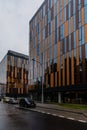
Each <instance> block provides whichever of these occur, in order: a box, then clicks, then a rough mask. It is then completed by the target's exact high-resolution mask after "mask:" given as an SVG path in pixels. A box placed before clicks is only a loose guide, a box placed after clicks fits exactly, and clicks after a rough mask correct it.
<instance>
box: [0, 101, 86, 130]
mask: <svg viewBox="0 0 87 130" xmlns="http://www.w3.org/2000/svg"><path fill="white" fill-rule="evenodd" d="M0 130H87V124H86V123H80V122H77V121H72V120H68V119H63V118H59V117H54V116H51V115H46V114H42V113H38V112H32V111H25V110H20V109H17V108H15V107H14V106H13V105H9V104H5V103H0Z"/></svg>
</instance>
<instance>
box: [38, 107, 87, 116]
mask: <svg viewBox="0 0 87 130" xmlns="http://www.w3.org/2000/svg"><path fill="white" fill-rule="evenodd" d="M37 107H40V108H46V109H52V110H58V111H64V112H71V113H75V114H81V115H83V116H85V117H86V118H87V114H85V113H83V112H76V111H73V110H66V109H58V108H50V107H45V106H40V105H37Z"/></svg>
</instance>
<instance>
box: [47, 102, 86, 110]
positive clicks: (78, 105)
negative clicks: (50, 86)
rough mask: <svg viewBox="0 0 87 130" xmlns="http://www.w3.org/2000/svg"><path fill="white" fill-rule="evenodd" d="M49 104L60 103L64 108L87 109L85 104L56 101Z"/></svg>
mask: <svg viewBox="0 0 87 130" xmlns="http://www.w3.org/2000/svg"><path fill="white" fill-rule="evenodd" d="M48 104H54V105H59V106H61V107H64V108H68V109H79V110H87V105H84V104H70V103H61V104H59V103H55V102H48Z"/></svg>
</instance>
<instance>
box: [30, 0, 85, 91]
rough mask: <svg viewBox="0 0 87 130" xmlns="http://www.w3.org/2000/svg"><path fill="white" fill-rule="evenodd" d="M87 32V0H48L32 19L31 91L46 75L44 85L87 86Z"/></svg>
mask: <svg viewBox="0 0 87 130" xmlns="http://www.w3.org/2000/svg"><path fill="white" fill-rule="evenodd" d="M42 12H43V13H42ZM38 25H39V29H38ZM86 35H87V0H45V1H44V2H43V4H42V5H41V7H40V9H39V10H38V11H37V12H36V14H35V16H34V17H33V18H32V19H31V21H30V64H29V68H30V69H29V85H30V90H33V89H35V88H37V89H39V88H41V82H42V78H43V82H44V88H49V87H50V88H55V87H56V88H58V87H61V88H63V87H65V86H66V87H70V86H72V87H73V86H79V85H81V84H86V85H85V86H87V55H86V53H87V36H86ZM42 54H43V59H42V61H41V57H42ZM32 59H34V60H35V61H39V62H41V63H42V64H43V65H42V67H43V73H44V76H43V77H42V68H41V66H40V64H39V63H38V62H36V63H34V62H33V60H32ZM34 64H35V65H34ZM83 86H84V85H83Z"/></svg>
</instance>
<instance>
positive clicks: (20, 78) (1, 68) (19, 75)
mask: <svg viewBox="0 0 87 130" xmlns="http://www.w3.org/2000/svg"><path fill="white" fill-rule="evenodd" d="M0 83H4V84H6V95H7V96H21V95H26V94H28V56H26V55H23V54H20V53H17V52H13V51H8V53H7V55H6V57H5V58H4V59H3V60H2V62H1V64H0Z"/></svg>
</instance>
